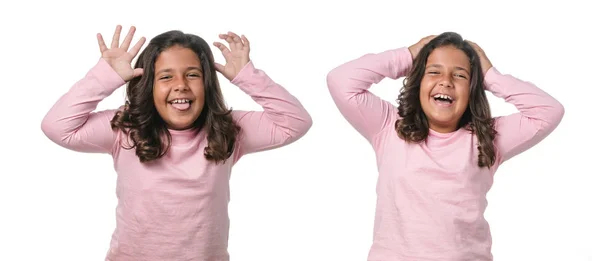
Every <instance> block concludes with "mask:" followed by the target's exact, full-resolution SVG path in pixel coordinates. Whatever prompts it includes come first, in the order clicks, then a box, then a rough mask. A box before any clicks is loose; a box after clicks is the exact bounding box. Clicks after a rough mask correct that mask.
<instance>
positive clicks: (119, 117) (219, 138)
mask: <svg viewBox="0 0 600 261" xmlns="http://www.w3.org/2000/svg"><path fill="white" fill-rule="evenodd" d="M173 46H180V47H183V48H189V49H191V50H193V51H194V52H195V53H196V55H198V59H199V60H200V65H201V67H202V73H203V78H204V93H205V101H204V107H203V108H202V112H201V113H200V116H199V117H198V119H196V121H195V122H194V123H193V128H196V129H202V128H204V129H205V130H206V132H207V134H208V136H207V137H208V145H207V146H206V147H205V148H204V156H205V157H206V159H208V160H211V161H215V162H217V163H218V162H224V161H225V160H227V159H228V158H229V157H230V156H231V154H232V153H233V148H234V144H235V140H236V137H237V134H238V133H239V131H240V127H239V126H237V125H236V124H235V123H234V121H233V118H232V116H231V109H229V108H227V106H226V105H225V101H224V98H223V95H222V93H221V88H220V87H219V81H218V79H217V73H216V70H215V65H214V57H213V54H212V51H211V50H210V46H209V45H208V43H207V42H206V41H205V40H204V39H202V38H201V37H199V36H196V35H193V34H185V33H183V32H181V31H178V30H173V31H168V32H165V33H162V34H160V35H158V36H156V37H154V38H153V39H152V40H150V42H149V43H148V46H147V47H146V48H145V49H144V51H142V53H141V54H140V57H139V58H138V60H137V61H136V63H135V68H143V69H144V73H143V74H142V76H140V77H136V78H134V79H132V80H131V81H129V83H128V84H127V99H126V102H125V106H124V107H123V109H122V110H119V111H118V112H117V113H116V114H115V116H114V118H113V119H112V121H111V126H112V128H113V129H118V130H121V131H123V133H125V134H126V135H127V137H129V139H130V140H131V141H132V142H133V144H131V145H130V146H125V145H123V144H122V145H121V146H123V148H125V149H133V148H135V153H136V155H137V156H138V157H139V159H140V162H150V161H153V160H156V159H159V158H161V157H162V156H164V155H165V154H166V153H167V151H168V149H169V147H170V144H171V135H170V133H169V130H168V129H167V125H166V124H165V122H164V121H163V119H162V118H161V117H160V115H159V114H158V111H157V110H156V107H155V106H154V100H153V87H154V65H155V62H156V59H157V58H158V56H159V55H160V53H161V52H162V51H164V50H166V49H168V48H170V47H173Z"/></svg>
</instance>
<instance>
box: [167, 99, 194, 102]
mask: <svg viewBox="0 0 600 261" xmlns="http://www.w3.org/2000/svg"><path fill="white" fill-rule="evenodd" d="M189 102H190V100H188V99H175V100H172V101H171V103H189Z"/></svg>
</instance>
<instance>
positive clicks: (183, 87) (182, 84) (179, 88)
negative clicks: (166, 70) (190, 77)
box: [173, 78, 189, 92]
mask: <svg viewBox="0 0 600 261" xmlns="http://www.w3.org/2000/svg"><path fill="white" fill-rule="evenodd" d="M173 84H174V85H173V90H174V91H176V92H183V91H187V90H189V86H188V84H187V82H186V81H185V78H179V79H178V80H177V81H175V82H174V83H173Z"/></svg>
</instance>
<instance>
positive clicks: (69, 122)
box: [41, 59, 124, 154]
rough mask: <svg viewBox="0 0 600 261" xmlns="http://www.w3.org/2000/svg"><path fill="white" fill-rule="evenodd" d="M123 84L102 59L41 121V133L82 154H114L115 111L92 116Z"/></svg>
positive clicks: (97, 113)
mask: <svg viewBox="0 0 600 261" xmlns="http://www.w3.org/2000/svg"><path fill="white" fill-rule="evenodd" d="M123 84H124V81H123V80H122V78H121V77H120V76H119V75H118V74H117V73H116V72H115V71H114V70H113V69H112V68H111V67H110V65H109V64H108V63H107V62H106V61H104V60H103V59H100V61H98V63H97V64H96V65H95V66H94V67H93V68H92V69H91V70H90V71H88V73H87V74H86V75H85V77H84V78H83V79H81V80H79V81H77V82H76V83H75V84H74V85H73V86H72V87H71V89H70V90H69V91H68V92H67V93H66V94H64V95H63V96H61V97H60V99H59V100H58V101H57V102H56V103H55V104H54V106H52V108H51V109H50V111H48V113H47V114H46V116H45V117H44V119H43V120H42V125H41V128H42V131H43V132H44V134H45V135H46V136H47V137H48V138H49V139H50V140H52V141H53V142H54V143H56V144H58V145H60V146H62V147H65V148H67V149H71V150H74V151H79V152H92V153H109V154H110V153H112V149H113V145H114V143H115V140H116V138H117V132H116V131H113V130H112V129H111V127H110V120H111V119H112V117H113V116H114V114H115V112H116V110H106V111H101V112H92V111H94V110H95V109H96V107H97V106H98V103H100V101H102V100H103V99H104V98H106V97H108V96H109V95H111V94H112V93H113V92H114V91H115V90H116V89H117V88H119V87H120V86H122V85H123Z"/></svg>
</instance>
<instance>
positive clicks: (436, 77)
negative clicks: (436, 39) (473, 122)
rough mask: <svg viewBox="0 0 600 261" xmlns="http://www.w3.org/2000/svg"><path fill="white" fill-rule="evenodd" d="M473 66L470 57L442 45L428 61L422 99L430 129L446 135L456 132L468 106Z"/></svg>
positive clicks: (423, 79) (421, 89) (420, 96)
mask: <svg viewBox="0 0 600 261" xmlns="http://www.w3.org/2000/svg"><path fill="white" fill-rule="evenodd" d="M470 75H471V72H470V63H469V58H468V57H467V55H466V54H465V53H464V52H463V51H461V50H459V49H457V48H455V47H453V46H442V47H438V48H436V49H435V50H433V51H432V52H431V54H430V55H429V57H428V58H427V64H426V66H425V73H424V75H423V78H422V79H421V88H420V94H419V98H420V101H421V107H422V108H423V112H424V113H425V115H426V116H427V120H428V122H429V127H430V128H431V129H432V130H434V131H437V132H442V133H447V132H453V131H455V130H456V129H457V126H458V122H459V121H460V118H461V117H462V115H463V113H464V112H465V110H466V108H467V105H468V104H469V85H470Z"/></svg>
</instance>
